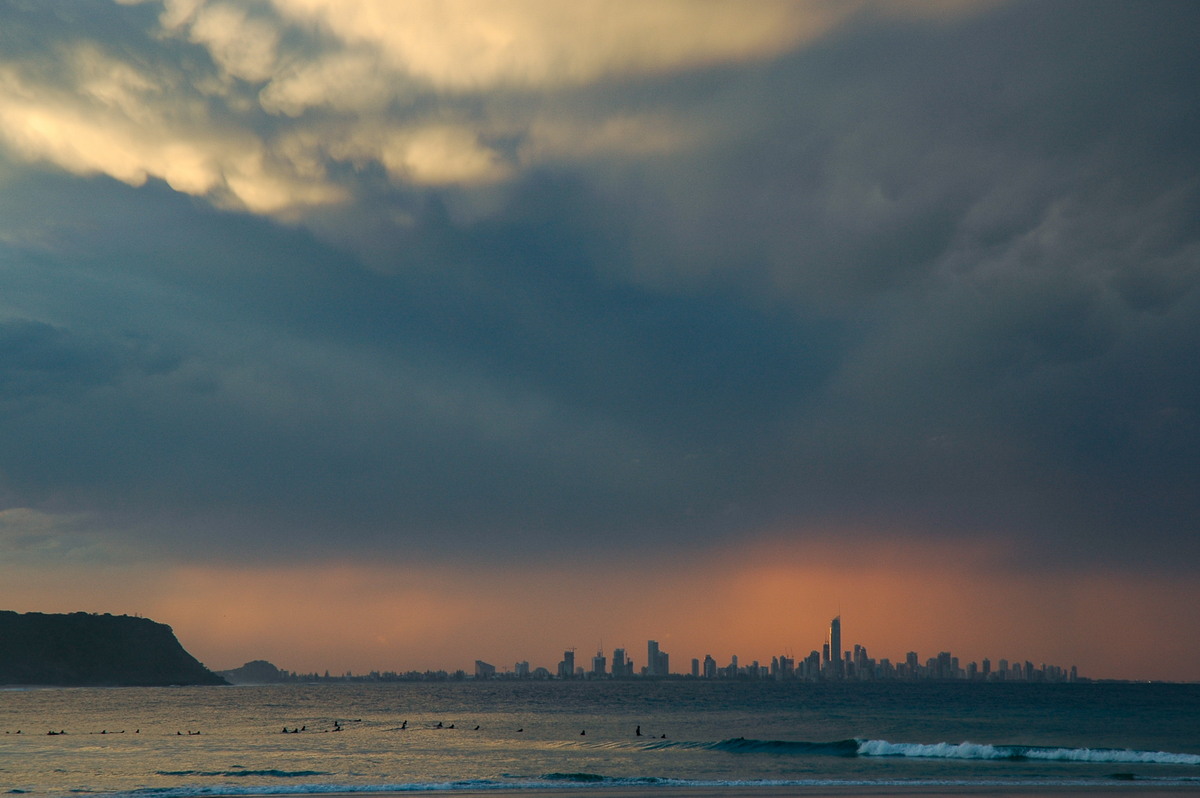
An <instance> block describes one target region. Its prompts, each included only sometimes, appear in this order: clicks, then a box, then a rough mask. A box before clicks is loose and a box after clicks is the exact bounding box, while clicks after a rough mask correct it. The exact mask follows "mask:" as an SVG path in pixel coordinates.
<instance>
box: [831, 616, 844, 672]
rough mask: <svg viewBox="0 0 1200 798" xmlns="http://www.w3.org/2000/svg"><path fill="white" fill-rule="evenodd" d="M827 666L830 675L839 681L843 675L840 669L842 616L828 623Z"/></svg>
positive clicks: (841, 665)
mask: <svg viewBox="0 0 1200 798" xmlns="http://www.w3.org/2000/svg"><path fill="white" fill-rule="evenodd" d="M829 665H830V671H829V673H830V675H831V676H833V678H835V679H840V678H842V676H843V675H844V673H843V670H842V668H843V667H844V665H843V664H842V616H840V615H839V616H837V617H836V618H834V619H833V620H832V621H830V622H829Z"/></svg>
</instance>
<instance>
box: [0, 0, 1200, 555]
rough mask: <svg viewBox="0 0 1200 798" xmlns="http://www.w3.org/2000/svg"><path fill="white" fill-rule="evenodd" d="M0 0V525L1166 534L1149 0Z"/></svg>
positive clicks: (1168, 194)
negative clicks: (7, 0)
mask: <svg viewBox="0 0 1200 798" xmlns="http://www.w3.org/2000/svg"><path fill="white" fill-rule="evenodd" d="M0 13H2V14H3V19H2V20H0V285H2V286H3V291H2V293H0V352H3V360H2V361H0V436H2V438H3V440H4V441H5V445H4V447H3V448H2V449H0V499H2V501H3V506H4V507H5V508H7V509H6V510H5V517H4V523H3V525H2V526H0V532H2V534H3V536H4V537H3V538H0V550H3V551H5V552H6V555H5V556H6V558H7V557H8V555H9V554H10V553H11V554H12V556H13V557H14V558H17V559H20V560H21V562H24V563H26V564H27V565H30V566H31V565H32V564H34V563H43V564H45V563H50V562H52V561H53V559H54V558H55V557H59V556H67V555H65V554H63V552H74V554H73V555H71V556H74V557H77V558H81V559H87V558H97V559H103V558H104V557H110V558H113V557H116V558H120V557H144V558H150V559H166V560H192V561H195V559H196V558H200V559H202V560H208V561H211V562H217V563H219V562H222V561H225V560H238V559H244V558H275V557H282V558H294V559H297V560H303V559H305V558H308V557H310V556H318V557H319V556H328V555H329V554H330V553H331V552H335V553H336V554H337V556H338V557H344V558H347V559H349V560H381V559H382V560H384V561H387V560H408V559H414V558H415V559H421V558H429V559H433V560H437V559H446V558H456V557H462V558H467V559H471V558H481V559H488V560H496V561H503V560H505V559H506V558H512V559H516V558H528V557H530V556H539V557H544V558H554V557H557V556H565V557H568V558H571V559H573V560H574V561H585V560H587V559H588V558H591V557H611V556H613V552H623V553H625V555H630V556H631V555H632V553H635V552H640V551H647V552H650V551H653V552H660V553H661V552H663V551H671V550H673V549H679V548H693V547H701V548H702V547H705V546H709V545H721V546H724V545H730V544H732V543H736V542H738V541H747V540H754V539H759V538H762V537H769V538H771V539H783V540H788V541H791V542H792V543H793V545H795V546H796V547H798V548H800V549H803V547H804V546H806V545H815V542H821V544H822V545H826V544H827V542H828V541H829V540H837V541H841V543H842V544H843V545H845V546H847V547H849V548H854V547H856V546H863V545H867V542H868V541H869V540H872V539H876V538H877V537H878V536H880V535H884V536H886V535H888V534H894V535H896V536H897V537H901V538H907V537H918V536H920V537H922V538H928V539H931V540H933V541H935V542H938V543H945V544H946V545H947V546H953V545H958V544H959V543H967V544H972V545H973V544H974V543H975V542H978V541H989V542H991V543H995V544H996V548H995V550H994V551H995V554H994V557H995V562H996V565H997V567H1012V568H1018V567H1021V568H1029V567H1036V568H1044V569H1049V570H1052V571H1070V570H1071V569H1073V568H1091V567H1101V566H1103V565H1104V564H1106V563H1113V564H1118V563H1119V564H1120V565H1121V566H1123V567H1126V568H1131V569H1134V570H1137V571H1139V572H1145V573H1147V574H1154V573H1159V572H1162V571H1170V570H1179V569H1184V570H1187V568H1188V565H1187V564H1188V563H1190V562H1194V561H1195V557H1196V556H1197V555H1198V554H1200V548H1198V546H1200V544H1198V543H1197V541H1198V540H1200V538H1198V537H1197V536H1196V535H1195V531H1196V529H1195V525H1196V519H1197V518H1200V498H1198V494H1197V492H1196V490H1195V485H1197V484H1200V459H1198V458H1197V457H1196V456H1195V452H1196V451H1197V448H1198V444H1200V416H1198V413H1200V378H1198V377H1197V371H1196V368H1195V363H1196V362H1198V356H1200V326H1198V325H1197V324H1196V321H1197V319H1200V292H1198V291H1197V283H1198V282H1200V226H1198V224H1197V220H1198V219H1200V201H1198V200H1200V193H1198V192H1200V160H1198V159H1197V153H1196V145H1195V142H1196V141H1198V140H1200V117H1198V116H1197V109H1198V108H1200V102H1198V101H1200V96H1198V95H1200V89H1198V88H1197V85H1196V81H1195V79H1194V75H1195V74H1196V70H1197V67H1198V66H1200V64H1198V63H1197V60H1198V59H1197V56H1196V54H1195V48H1194V46H1193V44H1192V42H1191V39H1190V36H1189V33H1190V31H1194V30H1196V29H1197V23H1198V22H1200V20H1197V18H1196V16H1197V12H1196V11H1194V10H1193V9H1192V8H1191V7H1190V6H1188V5H1186V4H1172V3H1145V4H1138V5H1134V6H1131V5H1129V4H1123V3H1105V2H1101V3H1095V2H1089V3H1070V2H1062V3H1050V4H1047V3H1022V2H1006V3H999V2H998V3H988V4H959V3H945V4H932V5H931V4H907V3H899V2H895V3H829V4H827V3H820V2H814V3H793V2H786V3H784V2H781V3H773V2H762V3H754V4H750V5H747V4H745V3H737V2H728V3H727V2H719V1H717V0H713V2H701V3H696V2H670V1H667V0H664V1H663V2H649V3H636V4H630V3H614V2H579V3H570V4H563V3H537V2H511V3H510V2H488V3H476V2H467V1H466V0H463V2H446V1H443V2H428V3H426V2H412V3H403V4H398V3H372V2H366V0H363V1H362V2H357V1H355V2H350V1H349V0H346V1H345V2H336V3H326V2H319V1H318V0H273V1H272V2H217V1H214V2H203V1H202V0H191V1H185V0H166V2H162V3H159V2H144V3H128V4H117V3H114V4H112V5H105V4H90V5H87V6H80V5H79V4H75V3H38V4H28V5H25V4H7V5H5V6H4V7H3V10H2V11H0ZM829 530H837V532H836V533H835V532H831V531H829ZM856 530H857V531H856ZM13 562H16V559H14V560H13Z"/></svg>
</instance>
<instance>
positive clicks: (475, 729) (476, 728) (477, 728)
mask: <svg viewBox="0 0 1200 798" xmlns="http://www.w3.org/2000/svg"><path fill="white" fill-rule="evenodd" d="M473 731H479V727H478V726H476V727H475V728H474V729H473ZM17 734H20V732H17Z"/></svg>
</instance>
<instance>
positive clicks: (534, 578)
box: [5, 539, 1200, 680]
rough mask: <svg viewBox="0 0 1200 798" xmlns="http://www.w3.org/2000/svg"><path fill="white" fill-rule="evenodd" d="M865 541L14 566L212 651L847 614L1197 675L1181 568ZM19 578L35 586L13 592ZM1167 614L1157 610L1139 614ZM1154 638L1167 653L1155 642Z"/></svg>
mask: <svg viewBox="0 0 1200 798" xmlns="http://www.w3.org/2000/svg"><path fill="white" fill-rule="evenodd" d="M870 548H871V551H872V553H871V555H870V556H868V557H866V558H865V559H863V560H853V559H850V558H848V557H847V556H846V555H845V552H844V549H842V548H841V547H839V546H837V545H835V543H834V542H832V541H829V542H826V543H816V544H813V543H804V544H801V543H795V542H791V543H789V542H785V541H784V540H782V539H777V540H773V541H759V542H758V543H756V544H755V545H752V546H743V547H739V548H737V549H731V550H726V551H722V552H717V553H712V552H709V553H708V555H707V556H704V557H699V556H695V557H692V558H691V559H685V558H680V559H676V560H673V561H672V562H671V563H670V565H669V566H668V565H666V564H665V563H663V562H661V561H656V562H644V563H641V564H638V565H634V566H624V567H623V568H622V569H621V570H618V567H617V566H616V565H614V564H611V563H610V564H608V565H599V564H593V565H579V566H577V567H571V566H565V565H557V566H554V567H549V566H546V565H542V566H537V565H528V566H523V567H522V566H517V567H505V568H495V567H491V568H489V567H485V566H481V565H445V564H444V565H428V564H425V565H411V564H410V565H403V564H401V565H387V564H370V565H362V564H352V563H338V564H329V565H275V566H248V565H247V566H225V567H220V566H186V567H177V568H172V569H169V570H166V571H157V572H156V571H150V570H145V571H143V570H138V569H133V568H128V567H127V568H122V569H118V570H113V571H111V572H101V573H99V574H97V572H96V571H95V570H90V571H89V572H88V573H89V576H88V579H87V580H82V579H78V578H73V577H72V575H71V574H70V573H64V572H62V571H55V572H54V573H53V574H41V575H38V574H32V573H29V572H28V571H27V570H26V571H23V572H22V573H21V574H20V575H13V576H14V577H16V578H7V577H6V579H5V581H6V583H7V585H8V587H9V589H8V590H7V591H6V593H7V594H8V602H7V603H8V605H9V607H11V608H13V609H18V610H22V611H42V612H71V611H79V610H84V611H95V612H113V613H128V614H141V615H144V616H146V617H150V618H153V619H154V620H157V621H161V622H163V623H167V624H170V625H171V626H172V627H173V628H174V630H175V632H176V635H177V636H178V637H179V639H180V641H181V642H182V643H183V644H184V646H185V648H187V649H188V650H189V651H190V652H191V653H193V654H194V655H195V656H196V657H197V658H198V659H200V660H201V661H202V662H204V663H205V664H206V665H208V666H209V667H212V668H217V669H223V668H232V667H236V666H239V665H241V664H242V663H244V662H247V661H249V660H252V659H267V660H270V661H271V662H273V663H275V664H276V665H278V666H279V667H282V668H284V669H286V670H294V671H297V672H314V671H315V672H323V671H325V670H329V671H330V672H332V673H335V674H339V673H344V672H345V671H347V670H350V671H353V672H355V673H366V672H369V671H372V670H379V671H398V672H404V671H408V670H426V669H444V670H449V671H453V670H456V669H460V668H461V669H463V670H466V671H468V672H470V671H471V670H472V667H473V663H474V661H475V660H476V659H481V660H485V661H487V662H490V663H492V664H494V665H496V666H497V667H498V668H499V669H500V670H502V671H503V670H506V669H511V668H512V666H513V663H515V662H517V661H520V660H528V661H529V662H530V664H531V666H532V667H538V666H542V667H546V668H548V669H550V670H552V671H553V669H554V668H555V666H556V664H557V662H558V660H559V659H560V658H561V656H562V652H563V650H564V649H567V648H576V649H577V653H576V662H577V664H580V665H584V666H585V667H586V666H589V665H590V660H591V655H592V653H593V652H594V651H595V650H596V648H597V647H599V646H600V645H601V641H603V645H604V647H605V649H606V653H608V654H610V655H611V651H612V649H613V648H617V647H623V648H625V649H626V651H627V652H628V654H629V655H630V656H631V657H632V658H633V659H634V662H635V665H636V666H637V667H639V668H640V667H641V666H642V665H644V664H645V657H646V640H647V639H654V640H658V641H659V643H660V644H661V646H662V648H663V650H665V651H667V652H668V653H669V654H670V655H671V668H672V671H673V672H686V671H687V670H688V669H689V667H690V661H691V659H692V658H693V657H696V658H699V659H703V658H704V656H705V655H706V654H712V655H713V657H714V658H715V659H716V660H717V661H718V664H719V665H722V666H724V665H726V664H728V661H729V659H730V657H731V656H732V655H733V654H737V655H738V657H739V661H740V663H741V664H743V665H746V664H749V663H750V662H751V661H753V660H758V661H759V662H760V663H762V664H769V663H770V660H771V657H772V656H774V655H779V654H787V655H790V656H793V657H795V658H797V659H800V658H803V657H804V656H807V655H808V653H809V651H810V650H814V649H816V650H819V649H820V648H821V645H822V644H823V642H824V640H825V634H826V630H827V627H828V622H829V620H830V618H832V617H833V616H834V615H839V614H840V615H841V616H842V622H843V635H842V642H843V647H844V648H845V649H851V648H853V646H854V645H855V644H856V643H857V644H862V645H864V646H866V647H867V650H868V652H869V654H870V656H872V657H874V658H876V659H881V658H883V657H888V658H890V659H891V660H892V661H893V662H897V661H902V660H903V658H904V655H905V653H906V652H907V651H909V650H914V651H916V652H917V653H918V655H919V657H920V659H921V661H922V662H924V661H925V660H926V659H928V658H929V657H932V656H936V654H937V653H938V652H939V651H950V652H952V653H953V654H954V655H955V656H957V657H959V658H960V660H961V661H962V662H963V663H964V664H965V663H967V662H970V661H980V660H982V659H983V658H984V657H988V658H990V659H991V660H992V661H993V665H994V664H995V663H996V661H997V660H998V659H999V658H1008V659H1010V660H1013V661H1022V662H1023V661H1025V660H1030V661H1031V662H1033V663H1034V664H1035V665H1039V664H1041V663H1046V664H1051V665H1058V666H1061V667H1064V668H1067V667H1070V666H1071V665H1077V666H1079V668H1080V672H1081V675H1084V676H1089V677H1093V678H1132V679H1168V680H1200V672H1197V671H1196V667H1197V663H1198V662H1200V656H1198V654H1200V644H1197V643H1196V642H1195V641H1194V640H1192V639H1191V637H1190V636H1187V635H1178V636H1176V637H1175V638H1172V639H1162V638H1160V637H1155V635H1156V634H1157V633H1156V632H1155V629H1161V628H1164V625H1166V626H1169V625H1170V624H1171V623H1172V622H1174V623H1175V624H1176V628H1181V629H1182V628H1189V624H1190V623H1191V619H1190V618H1189V617H1188V616H1189V610H1188V608H1189V607H1194V606H1195V601H1196V600H1197V599H1198V598H1200V596H1196V595H1191V594H1189V591H1193V592H1194V588H1192V587H1190V586H1189V585H1188V584H1187V582H1186V581H1185V580H1182V579H1180V580H1178V582H1177V583H1172V584H1167V583H1165V582H1164V581H1163V580H1157V581H1154V582H1153V583H1148V582H1145V581H1138V580H1136V579H1134V578H1132V577H1127V576H1121V575H1114V574H1106V573H1085V574H1076V575H1073V576H1071V575H1065V574H1061V573H1059V574H1051V573H1029V572H1022V573H1013V572H1012V571H1010V570H1002V569H1000V568H999V566H997V562H998V555H999V553H998V552H994V551H989V550H987V549H983V548H976V549H970V548H967V547H955V548H949V547H947V546H946V545H944V544H941V545H937V546H932V545H928V546H917V545H913V544H911V543H905V544H899V543H893V544H888V543H880V544H878V545H876V546H873V547H870ZM14 596H21V597H22V600H21V601H20V602H19V605H17V606H14V605H15V604H17V602H14V600H13V598H14ZM1148 616H1157V618H1158V619H1159V623H1158V624H1156V625H1154V626H1153V627H1148V626H1147V625H1145V624H1143V623H1141V619H1142V618H1144V617H1148ZM1146 651H1154V652H1155V653H1156V657H1155V658H1147V657H1146V656H1145V653H1144V652H1146Z"/></svg>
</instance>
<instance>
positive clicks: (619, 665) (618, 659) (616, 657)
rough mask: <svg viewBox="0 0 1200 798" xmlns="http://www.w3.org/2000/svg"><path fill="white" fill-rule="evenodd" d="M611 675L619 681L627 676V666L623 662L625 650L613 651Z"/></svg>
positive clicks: (616, 649)
mask: <svg viewBox="0 0 1200 798" xmlns="http://www.w3.org/2000/svg"><path fill="white" fill-rule="evenodd" d="M612 675H613V678H614V679H620V678H623V677H625V676H629V675H630V672H629V666H628V665H627V664H626V662H625V649H623V648H614V649H613V661H612Z"/></svg>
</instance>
